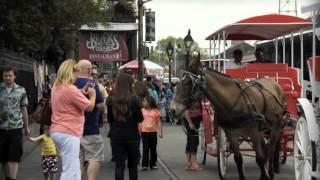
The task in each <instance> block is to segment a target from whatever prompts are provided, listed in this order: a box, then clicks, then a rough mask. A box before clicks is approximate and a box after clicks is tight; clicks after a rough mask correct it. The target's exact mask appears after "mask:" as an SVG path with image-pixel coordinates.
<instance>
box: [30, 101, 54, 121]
mask: <svg viewBox="0 0 320 180" xmlns="http://www.w3.org/2000/svg"><path fill="white" fill-rule="evenodd" d="M51 115H52V109H51V101H50V96H49V97H43V98H41V99H40V101H39V103H38V105H37V107H36V110H35V111H34V112H33V113H32V116H31V117H32V120H33V121H34V122H36V123H38V124H41V125H51Z"/></svg>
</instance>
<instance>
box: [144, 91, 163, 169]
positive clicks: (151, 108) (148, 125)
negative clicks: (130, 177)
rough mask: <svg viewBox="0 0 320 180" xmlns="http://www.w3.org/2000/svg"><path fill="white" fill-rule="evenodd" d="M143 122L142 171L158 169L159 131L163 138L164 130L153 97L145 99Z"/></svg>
mask: <svg viewBox="0 0 320 180" xmlns="http://www.w3.org/2000/svg"><path fill="white" fill-rule="evenodd" d="M142 114H143V121H142V123H140V132H141V137H142V143H143V152H142V170H147V169H148V167H150V169H158V167H157V164H156V162H157V141H158V140H157V131H159V137H160V138H162V135H163V130H162V124H161V120H160V111H159V109H158V107H157V104H156V101H155V100H154V98H153V97H152V96H151V95H148V96H146V97H145V98H144V99H143V108H142Z"/></svg>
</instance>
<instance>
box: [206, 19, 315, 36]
mask: <svg viewBox="0 0 320 180" xmlns="http://www.w3.org/2000/svg"><path fill="white" fill-rule="evenodd" d="M311 25H312V22H311V21H310V20H307V19H303V18H299V17H295V16H288V15H281V14H268V15H262V16H255V17H251V18H247V19H244V20H241V21H238V22H236V23H233V24H229V25H227V26H225V27H223V28H221V29H219V30H218V31H216V32H214V33H212V34H211V35H209V36H208V37H207V38H206V40H214V39H217V38H218V34H220V35H221V36H220V38H221V39H223V37H222V33H223V31H225V33H226V40H271V39H274V38H276V37H280V36H283V35H286V34H289V33H291V32H296V31H298V30H300V29H302V28H304V27H308V26H311Z"/></svg>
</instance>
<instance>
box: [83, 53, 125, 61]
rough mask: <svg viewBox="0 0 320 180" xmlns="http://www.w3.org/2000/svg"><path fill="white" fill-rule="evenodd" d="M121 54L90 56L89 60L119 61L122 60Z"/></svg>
mask: <svg viewBox="0 0 320 180" xmlns="http://www.w3.org/2000/svg"><path fill="white" fill-rule="evenodd" d="M121 58H122V56H121V52H120V53H111V54H89V59H90V60H91V59H95V60H99V59H100V60H103V59H113V60H119V59H121Z"/></svg>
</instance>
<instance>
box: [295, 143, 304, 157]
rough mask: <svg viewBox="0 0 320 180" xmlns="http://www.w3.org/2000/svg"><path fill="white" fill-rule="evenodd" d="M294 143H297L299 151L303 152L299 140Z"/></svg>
mask: <svg viewBox="0 0 320 180" xmlns="http://www.w3.org/2000/svg"><path fill="white" fill-rule="evenodd" d="M296 145H297V147H298V149H299V151H300V152H301V154H304V150H303V148H302V146H301V144H300V142H298V141H296Z"/></svg>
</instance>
